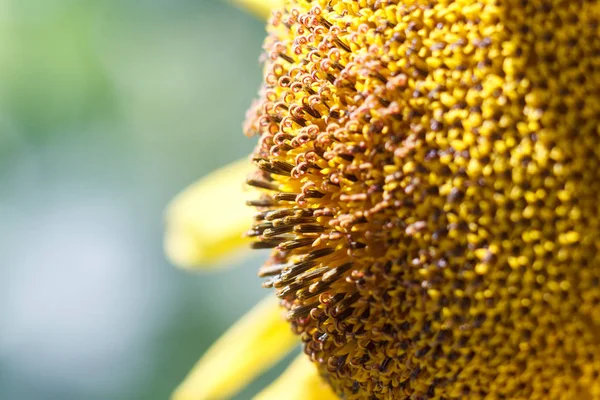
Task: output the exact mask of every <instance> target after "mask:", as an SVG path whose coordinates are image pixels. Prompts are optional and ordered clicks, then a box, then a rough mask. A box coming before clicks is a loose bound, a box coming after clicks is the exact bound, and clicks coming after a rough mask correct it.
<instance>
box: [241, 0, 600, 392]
mask: <svg viewBox="0 0 600 400" xmlns="http://www.w3.org/2000/svg"><path fill="white" fill-rule="evenodd" d="M599 22H600V2H599V1H596V0H586V1H584V0H530V1H525V0H479V1H476V0H445V1H444V0H426V1H425V0H402V1H392V0H358V1H350V0H318V1H317V0H315V1H308V0H292V1H288V2H287V3H286V6H285V8H284V9H283V10H280V11H276V12H274V13H273V16H272V18H271V21H270V24H269V28H268V30H269V35H268V37H267V39H266V42H265V45H264V47H265V55H264V62H265V75H264V83H263V87H262V89H261V91H260V96H259V99H258V100H257V101H256V102H255V104H254V106H253V107H252V108H251V110H250V111H249V113H248V117H247V123H246V127H245V131H246V134H247V135H255V136H257V137H258V145H257V147H256V150H255V152H254V155H253V160H254V163H255V165H256V167H257V168H256V173H254V175H252V176H251V177H250V178H249V180H248V184H250V185H252V186H255V187H258V188H260V190H261V191H262V193H263V194H262V196H261V197H260V198H257V199H256V200H253V201H251V202H250V203H249V204H250V205H252V206H255V207H256V208H257V214H256V216H255V223H254V225H253V227H252V228H251V229H250V231H249V232H248V235H249V236H251V237H254V238H255V239H256V240H255V241H254V242H253V247H255V248H269V249H272V250H271V256H270V258H269V260H268V261H267V262H266V264H265V265H263V266H262V267H261V268H260V270H259V275H260V276H262V277H264V278H265V281H264V286H265V287H270V288H275V291H276V294H277V296H278V297H279V298H280V299H281V303H282V305H283V307H285V308H286V309H287V310H288V313H287V318H288V320H289V322H290V324H291V326H292V329H293V330H294V331H295V332H296V333H297V334H298V335H299V336H300V337H301V339H302V342H303V345H304V352H305V353H306V355H307V357H309V358H310V360H311V361H312V362H313V363H314V364H315V365H316V367H317V368H318V370H319V372H320V374H321V376H322V377H323V379H324V380H325V381H327V382H328V383H329V384H330V385H331V387H332V388H333V390H334V391H335V392H336V393H337V394H338V395H339V396H340V398H344V399H463V398H473V399H477V398H488V399H600V253H599V249H600V25H599Z"/></svg>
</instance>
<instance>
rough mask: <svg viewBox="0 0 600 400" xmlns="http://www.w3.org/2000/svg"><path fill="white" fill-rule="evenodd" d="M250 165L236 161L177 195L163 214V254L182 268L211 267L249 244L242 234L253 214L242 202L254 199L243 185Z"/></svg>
mask: <svg viewBox="0 0 600 400" xmlns="http://www.w3.org/2000/svg"><path fill="white" fill-rule="evenodd" d="M251 170H252V163H251V162H250V161H249V160H247V159H244V160H240V161H237V162H235V163H232V164H230V165H228V166H226V167H223V168H221V169H219V170H217V171H215V172H213V173H211V174H210V175H208V176H206V177H204V178H202V179H200V180H199V181H198V182H196V183H194V184H193V185H191V186H190V187H188V188H187V189H185V190H184V191H183V192H182V193H180V194H179V195H177V196H176V197H175V199H173V201H172V202H171V204H170V205H169V206H168V207H167V211H166V232H165V243H164V245H165V252H166V254H167V256H168V257H169V259H170V260H171V262H173V263H174V264H175V265H178V266H180V267H184V268H191V267H194V266H198V265H201V264H204V263H212V262H214V261H217V260H219V259H220V258H222V257H223V256H225V255H228V254H231V253H232V252H233V251H235V250H237V249H239V248H240V247H241V246H243V245H245V244H247V243H248V242H249V240H248V239H247V238H244V236H243V234H244V232H245V231H247V230H248V228H249V227H250V226H251V224H252V215H253V213H254V212H255V211H254V210H253V209H252V208H251V207H248V206H246V204H245V201H246V200H248V199H250V198H257V197H258V196H257V194H256V192H254V191H252V190H249V189H247V188H245V185H244V181H245V179H246V176H247V175H248V174H249V173H250V171H251Z"/></svg>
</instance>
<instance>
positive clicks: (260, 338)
mask: <svg viewBox="0 0 600 400" xmlns="http://www.w3.org/2000/svg"><path fill="white" fill-rule="evenodd" d="M298 343H299V340H298V337H297V336H296V335H294V334H293V333H292V332H291V329H290V327H289V325H288V324H287V323H286V322H285V319H284V317H283V316H282V314H281V308H280V307H279V304H278V299H277V298H276V297H275V296H269V297H268V298H266V299H265V300H263V301H261V302H260V303H259V304H258V305H256V306H255V307H254V308H253V309H252V310H251V311H250V312H249V313H248V314H246V315H245V316H244V317H243V318H242V319H240V320H239V321H238V322H237V323H236V324H235V325H233V326H232V327H231V328H229V330H228V331H227V332H226V333H225V334H224V335H223V336H222V337H221V338H220V339H219V340H218V341H217V342H216V343H215V344H213V345H212V347H211V348H210V349H208V351H207V352H206V353H205V354H204V356H203V357H202V358H201V359H200V361H199V362H198V364H196V366H195V367H194V369H193V370H192V371H191V372H190V374H189V375H188V376H187V378H186V379H185V381H184V382H183V383H182V384H181V385H180V386H179V387H178V388H177V390H176V391H175V393H174V394H173V396H172V400H209V399H223V398H228V397H230V396H233V395H234V394H235V393H237V392H238V391H239V390H240V389H242V388H243V387H244V386H246V385H247V384H248V382H250V381H251V380H252V379H253V378H254V377H256V376H257V375H259V374H260V373H262V372H263V371H265V370H267V369H268V368H270V367H271V366H272V365H273V364H275V363H276V362H277V361H279V360H280V359H281V358H282V357H284V356H285V355H286V354H287V353H288V352H290V351H291V350H292V348H293V347H294V346H296V345H297V344H298Z"/></svg>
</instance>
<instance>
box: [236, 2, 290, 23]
mask: <svg viewBox="0 0 600 400" xmlns="http://www.w3.org/2000/svg"><path fill="white" fill-rule="evenodd" d="M232 1H233V3H234V4H236V5H237V6H238V7H240V8H245V9H246V10H248V11H250V12H251V13H253V14H254V15H256V16H257V17H260V18H262V19H264V20H266V19H268V18H269V17H270V16H271V10H273V9H275V8H278V7H281V6H282V5H283V0H232Z"/></svg>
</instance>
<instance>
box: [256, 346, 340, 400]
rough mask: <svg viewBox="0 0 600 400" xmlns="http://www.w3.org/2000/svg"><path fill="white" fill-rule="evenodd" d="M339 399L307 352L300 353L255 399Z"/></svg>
mask: <svg viewBox="0 0 600 400" xmlns="http://www.w3.org/2000/svg"><path fill="white" fill-rule="evenodd" d="M281 399H285V400H338V399H339V398H338V397H337V396H336V395H335V393H333V391H332V390H331V388H330V387H329V385H328V384H326V383H325V381H323V379H322V378H321V377H320V376H319V374H318V373H317V368H316V367H315V366H314V365H313V363H312V362H310V360H309V359H308V357H307V356H306V354H300V355H299V356H298V357H296V359H295V360H294V361H293V362H292V364H290V366H289V367H288V368H287V369H286V370H285V372H284V373H283V374H282V375H281V376H280V377H279V378H277V380H276V381H275V382H273V383H272V384H271V385H270V386H269V387H267V388H266V389H265V390H263V391H262V392H260V393H259V394H258V395H257V396H256V397H255V398H254V400H281Z"/></svg>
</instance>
